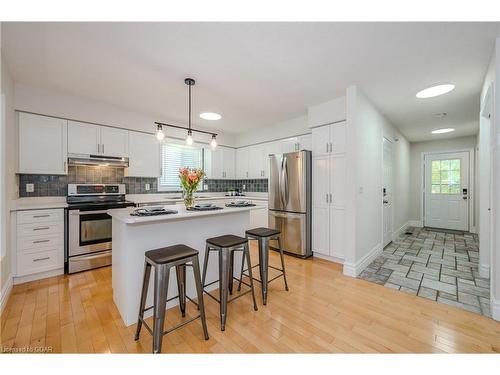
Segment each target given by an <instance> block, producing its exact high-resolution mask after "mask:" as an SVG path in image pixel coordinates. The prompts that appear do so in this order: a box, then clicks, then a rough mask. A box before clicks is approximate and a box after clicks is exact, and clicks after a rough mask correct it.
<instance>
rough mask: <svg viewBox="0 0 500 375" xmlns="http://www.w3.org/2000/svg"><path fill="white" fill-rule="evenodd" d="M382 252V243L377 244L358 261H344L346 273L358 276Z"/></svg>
mask: <svg viewBox="0 0 500 375" xmlns="http://www.w3.org/2000/svg"><path fill="white" fill-rule="evenodd" d="M381 253H382V245H381V244H377V245H376V246H375V247H374V248H373V249H371V250H370V251H369V252H368V254H366V255H365V256H364V257H363V258H361V259H360V260H359V261H357V262H356V263H350V262H344V275H346V276H350V277H357V276H358V275H359V274H360V273H361V272H362V271H363V270H364V269H365V268H366V267H368V265H369V264H370V263H371V262H373V260H374V259H375V258H376V257H378V256H379V255H380V254H381Z"/></svg>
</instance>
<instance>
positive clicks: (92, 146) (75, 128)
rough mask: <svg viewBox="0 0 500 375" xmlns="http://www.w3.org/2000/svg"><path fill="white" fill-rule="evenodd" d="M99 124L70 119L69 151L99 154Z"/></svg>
mask: <svg viewBox="0 0 500 375" xmlns="http://www.w3.org/2000/svg"><path fill="white" fill-rule="evenodd" d="M99 128H100V126H98V125H93V124H87V123H85V122H77V121H68V152H69V153H70V154H84V155H97V154H98V153H99V152H100V151H99V150H100V149H99V146H98V144H99V131H100V130H99Z"/></svg>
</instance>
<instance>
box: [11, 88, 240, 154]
mask: <svg viewBox="0 0 500 375" xmlns="http://www.w3.org/2000/svg"><path fill="white" fill-rule="evenodd" d="M15 109H16V110H20V111H26V112H34V113H39V114H43V115H48V116H55V117H62V118H67V119H72V120H77V121H85V122H92V123H96V124H101V125H109V126H116V127H120V128H125V129H129V130H138V131H144V132H150V133H153V132H154V131H155V130H156V127H155V125H154V122H155V121H160V122H166V123H170V124H174V125H181V126H186V125H187V124H186V123H178V122H174V121H171V120H169V119H165V118H161V117H160V116H157V117H155V116H154V114H144V113H138V112H133V111H129V110H128V109H126V108H120V107H116V106H113V105H110V104H107V103H104V102H100V101H96V100H93V99H89V98H84V97H79V96H75V95H72V94H70V93H63V92H56V91H50V90H46V89H41V88H36V87H32V86H27V85H25V84H22V83H18V82H16V84H15ZM186 113H187V112H186ZM186 121H187V120H186ZM196 128H198V129H200V130H209V131H215V130H214V129H202V128H201V127H198V126H196ZM165 131H166V133H167V136H168V137H179V138H184V137H185V136H186V132H185V131H183V130H177V129H171V128H167V129H165ZM193 136H194V137H195V140H200V141H204V142H209V141H210V136H209V135H200V134H198V133H195V134H193ZM217 142H218V143H219V144H220V145H224V146H232V147H234V144H235V138H234V136H233V135H230V134H219V135H218V137H217Z"/></svg>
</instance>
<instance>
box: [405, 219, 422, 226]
mask: <svg viewBox="0 0 500 375" xmlns="http://www.w3.org/2000/svg"><path fill="white" fill-rule="evenodd" d="M408 226H410V227H417V228H422V227H423V226H424V223H423V222H422V220H408Z"/></svg>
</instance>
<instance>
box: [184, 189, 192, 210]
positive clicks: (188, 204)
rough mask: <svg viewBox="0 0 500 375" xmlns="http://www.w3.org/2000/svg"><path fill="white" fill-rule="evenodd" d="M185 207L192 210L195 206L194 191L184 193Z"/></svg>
mask: <svg viewBox="0 0 500 375" xmlns="http://www.w3.org/2000/svg"><path fill="white" fill-rule="evenodd" d="M184 206H186V208H192V207H193V206H194V196H193V192H192V191H187V190H185V191H184Z"/></svg>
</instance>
